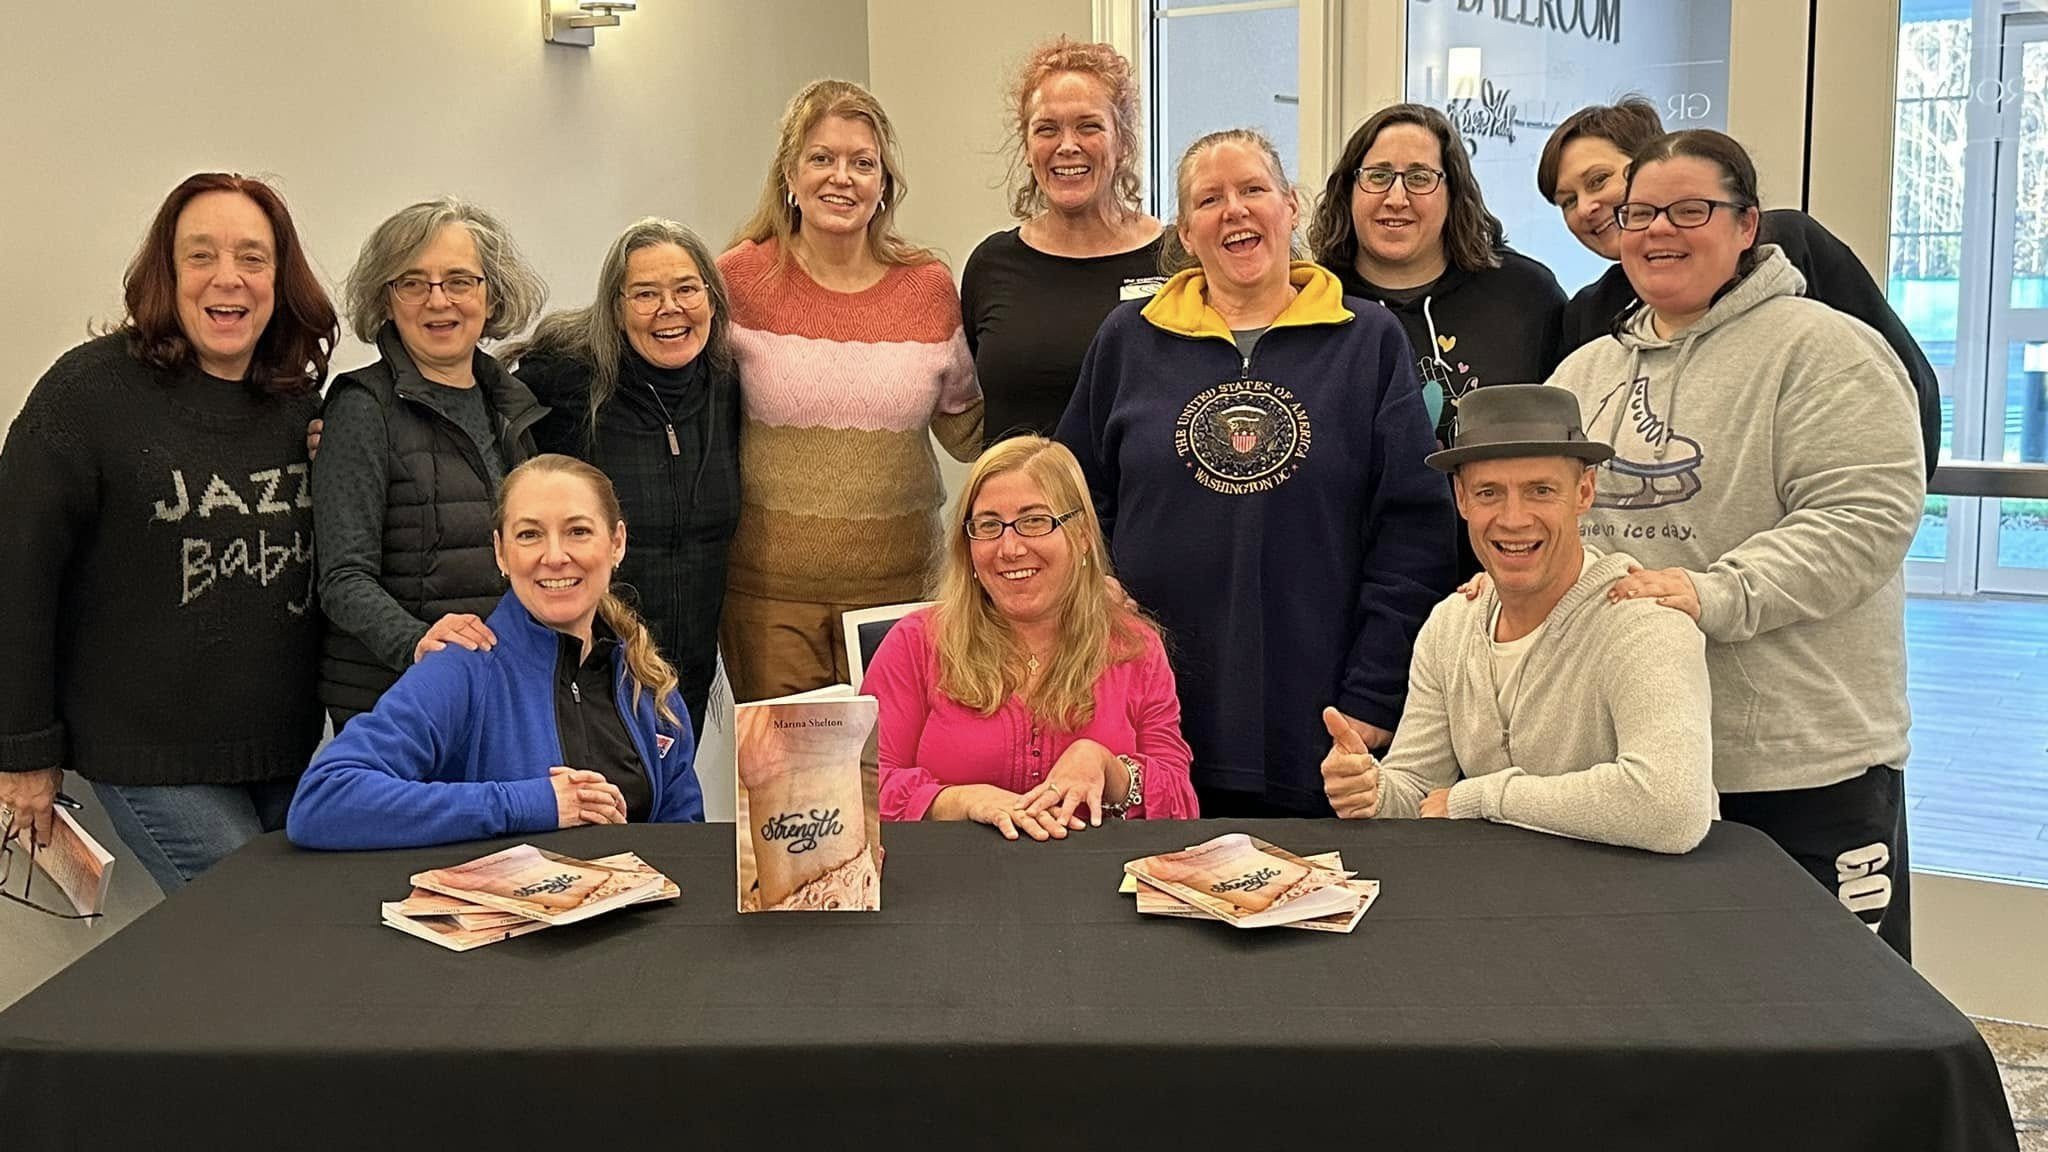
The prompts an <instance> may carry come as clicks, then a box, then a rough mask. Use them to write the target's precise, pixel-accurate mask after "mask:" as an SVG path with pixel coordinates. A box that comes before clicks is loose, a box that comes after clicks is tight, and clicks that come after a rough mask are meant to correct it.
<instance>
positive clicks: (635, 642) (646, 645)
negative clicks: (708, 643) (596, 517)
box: [491, 452, 682, 726]
mask: <svg viewBox="0 0 2048 1152" xmlns="http://www.w3.org/2000/svg"><path fill="white" fill-rule="evenodd" d="M538 475H555V476H574V477H576V478H577V479H579V480H581V481H583V482H584V483H586V484H588V485H590V488H591V491H593V492H595V493H596V494H597V505H598V508H599V509H600V510H601V511H603V513H604V520H605V525H606V529H605V530H606V531H607V532H610V531H615V530H616V529H617V527H618V526H619V525H621V524H623V523H625V521H626V515H625V512H624V511H623V510H621V509H620V507H619V494H618V491H617V490H616V489H614V488H613V487H612V480H611V477H609V476H606V475H605V474H604V473H603V472H602V471H600V470H599V469H597V468H596V467H594V466H592V465H589V464H586V463H584V462H583V461H581V460H578V459H576V458H575V457H574V456H563V455H561V454H559V453H555V452H543V453H541V454H540V455H538V456H535V457H532V458H531V459H529V460H527V461H526V462H525V463H524V464H521V465H520V466H519V467H517V468H514V469H512V471H511V472H510V473H508V474H507V475H506V477H505V482H504V483H503V484H500V485H499V486H498V507H497V509H496V511H495V512H494V513H493V514H492V517H491V523H492V525H493V526H494V527H493V528H492V529H491V534H492V535H493V536H497V535H499V534H501V533H503V532H504V530H505V509H506V507H507V505H509V504H510V503H511V498H512V489H513V488H514V487H516V486H517V485H518V484H519V482H520V481H521V480H524V479H525V478H526V477H528V476H538ZM597 614H598V615H599V616H602V617H604V622H605V625H606V626H607V627H609V628H610V629H611V630H612V633H613V634H614V635H616V636H617V637H618V638H619V646H620V647H621V648H623V649H624V650H625V653H626V670H627V671H628V672H630V673H631V674H632V676H633V706H634V707H636V708H637V707H639V706H640V693H641V692H642V691H643V690H645V691H649V692H652V693H654V711H655V712H656V714H658V715H659V716H660V717H661V718H662V719H664V720H666V721H668V722H669V723H670V724H674V725H678V726H680V725H681V724H682V720H681V719H680V718H679V717H678V716H677V715H676V711H675V709H674V708H673V707H671V706H670V705H669V697H670V696H673V695H675V692H676V670H675V669H674V668H673V667H671V666H670V665H669V662H668V661H667V660H664V659H662V657H661V649H659V648H658V647H656V646H655V643H654V635H653V633H651V632H649V631H648V630H647V624H646V622H645V621H643V620H641V619H640V614H639V613H637V612H635V611H633V609H632V607H631V606H630V605H628V604H627V603H626V602H625V601H624V600H621V599H619V597H618V594H617V593H615V592H613V591H612V590H611V589H609V588H607V589H605V593H604V599H602V600H599V601H598V602H597Z"/></svg>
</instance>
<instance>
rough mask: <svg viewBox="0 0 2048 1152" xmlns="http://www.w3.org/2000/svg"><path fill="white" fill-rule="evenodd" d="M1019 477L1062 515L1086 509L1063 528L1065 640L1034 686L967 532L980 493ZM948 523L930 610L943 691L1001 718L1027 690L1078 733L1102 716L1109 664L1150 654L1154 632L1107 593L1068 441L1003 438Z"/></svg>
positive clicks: (1084, 490) (1029, 699)
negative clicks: (1147, 642)
mask: <svg viewBox="0 0 2048 1152" xmlns="http://www.w3.org/2000/svg"><path fill="white" fill-rule="evenodd" d="M1012 472H1021V473H1023V474H1024V475H1026V476H1028V477H1030V478H1031V480H1032V481H1033V482H1034V483H1036V484H1037V485H1038V488H1039V491H1041V492H1043V493H1044V494H1045V499H1046V501H1047V503H1048V504H1049V505H1050V506H1051V507H1052V509H1053V514H1054V515H1060V514H1062V513H1066V512H1077V513H1078V515H1076V516H1074V517H1073V518H1072V519H1070V520H1068V521H1067V522H1066V523H1064V524H1062V525H1060V526H1059V528H1057V529H1056V531H1059V532H1064V533H1066V535H1067V542H1068V543H1069V544H1070V545H1071V546H1072V547H1073V550H1074V554H1075V562H1074V564H1073V565H1072V566H1071V567H1070V568H1069V569H1068V571H1067V586H1066V587H1065V588H1063V589H1061V590H1060V594H1059V609H1058V611H1059V642H1058V644H1057V645H1056V646H1055V647H1054V649H1053V653H1052V657H1051V661H1050V663H1049V664H1048V665H1047V667H1046V669H1045V674H1044V675H1042V676H1040V677H1039V680H1038V683H1037V684H1034V685H1032V686H1030V687H1029V688H1028V689H1025V682H1026V680H1028V679H1029V677H1028V675H1027V673H1026V671H1025V660H1026V659H1027V658H1028V656H1029V653H1027V652H1025V651H1024V648H1023V645H1021V644H1019V643H1017V640H1016V635H1015V633H1013V632H1012V631H1011V630H1010V623H1009V621H1008V620H1007V619H1005V618H1004V617H1003V614H1002V613H1001V612H999V611H997V610H996V607H995V604H994V603H993V602H991V601H990V600H989V596H988V593H987V592H985V591H983V590H982V587H981V583H980V582H979V581H977V580H976V579H975V577H974V553H973V545H972V543H971V542H970V541H969V540H968V538H967V532H966V530H965V525H966V523H967V518H968V517H969V516H970V515H972V514H973V512H974V499H975V497H977V496H979V495H980V494H981V489H982V487H983V486H984V485H986V484H987V483H988V482H989V481H990V480H991V479H993V478H995V477H997V476H1002V475H1006V474H1008V473H1012ZM947 527H948V532H947V536H946V552H945V555H944V557H943V558H941V560H940V562H939V572H938V577H937V581H936V584H935V586H934V587H933V589H932V597H931V598H932V599H933V600H935V601H937V602H938V603H937V606H936V607H935V608H934V609H933V610H932V625H933V628H932V633H933V635H934V637H935V638H936V645H935V646H936V648H937V655H938V665H939V691H941V692H944V693H945V694H946V695H947V696H949V697H951V698H952V699H954V700H957V701H959V702H960V703H961V704H962V705H964V706H966V707H968V708H972V709H974V710H976V711H977V712H980V713H981V714H982V715H984V716H993V715H994V714H995V712H996V709H998V708H1001V707H1002V706H1003V701H1005V700H1008V699H1009V698H1010V697H1011V696H1013V695H1015V694H1016V693H1017V692H1018V691H1019V690H1020V689H1021V690H1024V693H1025V694H1024V707H1025V708H1026V710H1028V711H1029V712H1030V713H1031V714H1032V715H1033V716H1036V717H1039V718H1041V719H1043V720H1044V721H1045V722H1046V723H1048V724H1051V725H1052V726H1053V727H1055V728H1058V729H1060V730H1061V731H1066V732H1071V731H1074V730H1075V729H1077V728H1080V727H1081V726H1082V725H1084V724H1086V723H1088V721H1089V720H1090V719H1091V718H1092V717H1093V716H1094V714H1095V682H1096V681H1097V680H1100V679H1101V678H1102V673H1103V671H1104V670H1105V669H1107V668H1109V667H1110V665H1112V664H1117V663H1122V662H1123V661H1126V660H1135V659H1137V658H1138V657H1139V656H1141V655H1143V653H1144V630H1145V629H1148V628H1153V627H1154V626H1153V624H1152V622H1151V621H1149V620H1147V619H1146V618H1145V617H1144V616H1143V615H1141V614H1138V613H1134V612H1132V611H1130V610H1129V609H1128V608H1125V607H1124V606H1123V602H1122V601H1120V600H1118V599H1116V598H1114V597H1112V596H1111V595H1110V594H1109V589H1108V586H1107V584H1106V583H1105V582H1104V579H1103V578H1104V577H1106V576H1109V575H1110V574H1111V573H1110V570H1109V555H1108V551H1107V549H1106V548H1105V547H1104V545H1103V540H1102V523H1101V521H1099V520H1097V519H1096V517H1095V503H1094V501H1092V500H1090V499H1089V498H1088V482H1087V480H1086V479H1085V478H1084V477H1083V476H1082V474H1081V464H1080V462H1079V461H1078V460H1076V459H1074V454H1073V453H1072V452H1071V451H1069V450H1068V449H1067V447H1066V446H1065V445H1063V444H1059V443H1056V442H1054V441H1051V440H1047V439H1045V438H1043V437H1040V436H1016V437H1012V438H1011V439H1008V440H1001V441H998V442H996V443H995V444H993V445H991V446H990V447H989V449H988V450H987V451H985V452H983V453H982V454H981V458H980V459H978V460H976V461H975V462H974V469H973V471H971V472H969V473H968V475H967V482H966V483H965V484H963V485H961V488H960V495H959V497H958V498H956V499H955V500H954V501H953V517H952V519H951V521H949V522H948V525H947Z"/></svg>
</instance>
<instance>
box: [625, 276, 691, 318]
mask: <svg viewBox="0 0 2048 1152" xmlns="http://www.w3.org/2000/svg"><path fill="white" fill-rule="evenodd" d="M624 295H625V297H626V303H628V304H630V305H632V306H633V311H634V312H635V313H638V314H639V315H641V316H652V315H654V314H655V313H656V312H659V311H661V302H662V301H663V300H664V299H667V298H669V297H674V298H675V302H676V307H678V308H681V309H683V310H684V311H688V310H690V309H692V308H695V307H696V306H697V305H698V304H700V303H702V302H703V300H704V286H703V285H702V284H678V285H676V286H675V287H674V288H672V289H661V288H653V287H647V288H635V289H633V290H632V291H631V292H627V293H625V294H624Z"/></svg>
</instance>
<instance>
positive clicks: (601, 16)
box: [540, 0, 638, 48]
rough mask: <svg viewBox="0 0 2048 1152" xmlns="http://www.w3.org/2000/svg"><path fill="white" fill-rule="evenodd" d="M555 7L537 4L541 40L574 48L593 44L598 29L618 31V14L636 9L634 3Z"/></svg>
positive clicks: (553, 2)
mask: <svg viewBox="0 0 2048 1152" xmlns="http://www.w3.org/2000/svg"><path fill="white" fill-rule="evenodd" d="M557 3H558V0H540V38H541V39H543V40H545V41H547V42H548V43H550V44H568V45H571V46H573V47H577V48H588V47H590V46H591V45H592V44H595V43H596V42H597V29H599V28H617V27H618V26H619V13H621V12H631V11H632V10H633V9H634V8H636V7H637V6H638V5H637V3H636V0H581V2H580V3H577V4H576V5H574V6H573V7H557Z"/></svg>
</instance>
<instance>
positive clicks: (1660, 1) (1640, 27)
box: [1407, 0, 1729, 292]
mask: <svg viewBox="0 0 2048 1152" xmlns="http://www.w3.org/2000/svg"><path fill="white" fill-rule="evenodd" d="M1728 10H1729V0H1630V2H1629V4H1628V5H1627V6H1626V8H1625V9H1624V6H1623V5H1622V4H1621V3H1620V0H1558V2H1557V3H1546V4H1543V5H1540V6H1539V5H1534V4H1505V5H1503V4H1482V3H1475V2H1473V0H1456V2H1455V3H1454V2H1453V0H1408V46H1407V94H1408V99H1409V100H1411V101H1414V102H1416V103H1418V104H1429V105H1432V106H1434V107H1437V108H1442V109H1444V111H1445V112H1447V113H1448V114H1449V115H1450V117H1451V120H1452V122H1453V123H1455V124H1457V125H1458V130H1459V132H1460V133H1461V134H1463V135H1464V137H1465V144H1466V147H1468V148H1470V149H1471V151H1472V168H1473V174H1474V175H1475V176H1477V177H1478V178H1479V186H1480V188H1481V189H1482V190H1484V192H1485V193H1486V206H1487V208H1489V209H1491V210H1492V212H1493V214H1494V215H1495V216H1498V217H1500V221H1501V223H1502V224H1503V225H1504V226H1505V227H1506V228H1507V234H1508V242H1509V243H1510V244H1512V245H1513V246H1514V247H1515V249H1516V250H1517V251H1520V252H1522V253H1523V254H1525V255H1528V256H1532V257H1534V258H1536V259H1538V260H1541V261H1542V262H1543V263H1545V264H1547V265H1549V266H1550V270H1551V271H1552V272H1555V273H1556V274H1557V279H1558V283H1560V284H1562V285H1564V288H1565V291H1567V292H1570V291H1573V290H1574V289H1576V288H1578V287H1579V286H1580V285H1582V284H1587V283H1590V282H1592V281H1593V280H1594V279H1596V278H1598V277H1599V275H1600V274H1601V273H1602V272H1605V271H1606V270H1607V263H1606V262H1605V261H1603V260H1601V259H1600V258H1599V257H1598V256H1595V255H1593V254H1592V253H1591V252H1588V251H1586V250H1585V248H1583V247H1582V246H1580V244H1579V242H1578V241H1577V240H1575V239H1573V238H1572V235H1571V233H1569V232H1567V231H1566V230H1565V227H1564V223H1563V221H1562V220H1561V219H1560V218H1559V216H1558V213H1557V209H1555V208H1554V207H1552V206H1551V205H1550V204H1548V203H1546V202H1545V201H1544V199H1543V197H1542V195H1541V194H1540V193H1539V192H1538V191H1537V190H1536V161H1537V159H1538V157H1540V156H1541V155H1542V154H1543V143H1544V141H1545V140H1548V139H1549V138H1550V132H1551V130H1552V129H1553V128H1556V127H1557V125H1558V123H1559V122H1560V121H1562V120H1563V119H1564V118H1565V117H1566V116H1569V115H1571V114H1572V113H1573V112H1576V111H1578V110H1579V109H1580V108H1583V107H1585V106H1586V105H1588V104H1611V103H1613V102H1614V101H1615V100H1617V99H1619V98H1621V97H1622V96H1624V95H1626V94H1628V93H1631V92H1635V93H1640V94H1642V95H1644V96H1647V97H1649V98H1650V99H1651V101H1653V102H1654V103H1655V104H1656V105H1657V108H1658V110H1659V111H1660V112H1661V113H1662V115H1663V117H1664V125H1665V127H1667V128H1671V129H1678V128H1723V129H1725V128H1726V127H1727V124H1728V112H1727V108H1728V29H1729V23H1728V20H1729V12H1728ZM1624 15H1626V17H1627V19H1626V21H1625V22H1624V20H1623V16H1624Z"/></svg>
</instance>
